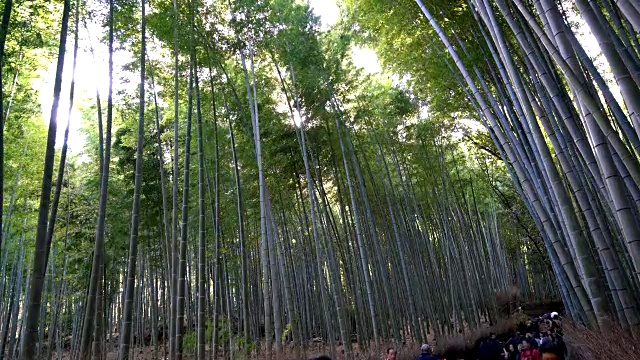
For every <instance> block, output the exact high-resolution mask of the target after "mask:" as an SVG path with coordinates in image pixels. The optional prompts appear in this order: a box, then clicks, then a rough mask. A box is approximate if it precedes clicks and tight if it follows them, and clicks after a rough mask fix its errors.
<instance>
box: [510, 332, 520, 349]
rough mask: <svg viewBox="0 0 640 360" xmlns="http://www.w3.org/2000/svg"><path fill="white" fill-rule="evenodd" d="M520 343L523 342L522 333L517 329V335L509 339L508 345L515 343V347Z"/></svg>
mask: <svg viewBox="0 0 640 360" xmlns="http://www.w3.org/2000/svg"><path fill="white" fill-rule="evenodd" d="M520 343H522V335H521V334H520V331H516V333H515V335H513V336H512V337H511V338H510V339H509V341H507V347H508V345H513V347H514V348H517V347H518V345H519V344H520Z"/></svg>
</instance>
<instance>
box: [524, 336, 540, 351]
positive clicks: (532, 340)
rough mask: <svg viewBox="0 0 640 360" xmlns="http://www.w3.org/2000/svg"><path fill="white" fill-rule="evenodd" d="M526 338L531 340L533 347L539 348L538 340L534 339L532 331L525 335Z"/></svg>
mask: <svg viewBox="0 0 640 360" xmlns="http://www.w3.org/2000/svg"><path fill="white" fill-rule="evenodd" d="M524 338H525V339H526V340H527V341H528V342H529V345H530V346H531V347H532V348H533V349H537V348H538V342H537V341H536V339H534V337H533V335H532V334H531V333H527V335H525V337H524Z"/></svg>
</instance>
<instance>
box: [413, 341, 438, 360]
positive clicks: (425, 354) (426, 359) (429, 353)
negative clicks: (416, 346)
mask: <svg viewBox="0 0 640 360" xmlns="http://www.w3.org/2000/svg"><path fill="white" fill-rule="evenodd" d="M420 352H421V354H420V356H418V359H416V360H439V359H438V358H437V357H435V356H433V348H432V347H431V346H429V344H422V346H421V347H420Z"/></svg>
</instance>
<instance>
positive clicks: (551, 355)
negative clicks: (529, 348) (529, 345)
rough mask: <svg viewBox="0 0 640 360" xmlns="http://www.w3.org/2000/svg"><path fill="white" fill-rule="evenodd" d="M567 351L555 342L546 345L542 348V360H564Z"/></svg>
mask: <svg viewBox="0 0 640 360" xmlns="http://www.w3.org/2000/svg"><path fill="white" fill-rule="evenodd" d="M564 354H565V350H564V349H563V347H562V345H560V344H559V343H555V342H550V343H545V344H544V345H542V346H541V347H540V358H541V360H564Z"/></svg>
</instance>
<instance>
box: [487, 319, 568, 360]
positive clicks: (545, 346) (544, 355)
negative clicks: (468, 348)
mask: <svg viewBox="0 0 640 360" xmlns="http://www.w3.org/2000/svg"><path fill="white" fill-rule="evenodd" d="M562 335H563V334H562V328H561V326H560V317H559V315H558V313H555V312H553V313H550V314H545V315H544V316H541V317H538V318H533V319H531V320H529V321H527V322H526V323H523V324H520V325H519V326H518V328H517V330H516V331H515V333H513V334H511V337H510V338H509V339H508V340H507V341H506V342H504V343H503V342H500V341H499V340H498V339H497V337H496V334H491V335H490V336H489V337H488V338H483V339H480V340H479V341H478V342H477V344H476V350H477V353H478V359H479V360H502V359H504V360H564V358H565V356H566V351H567V348H566V345H565V343H564V341H563V340H562Z"/></svg>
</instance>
